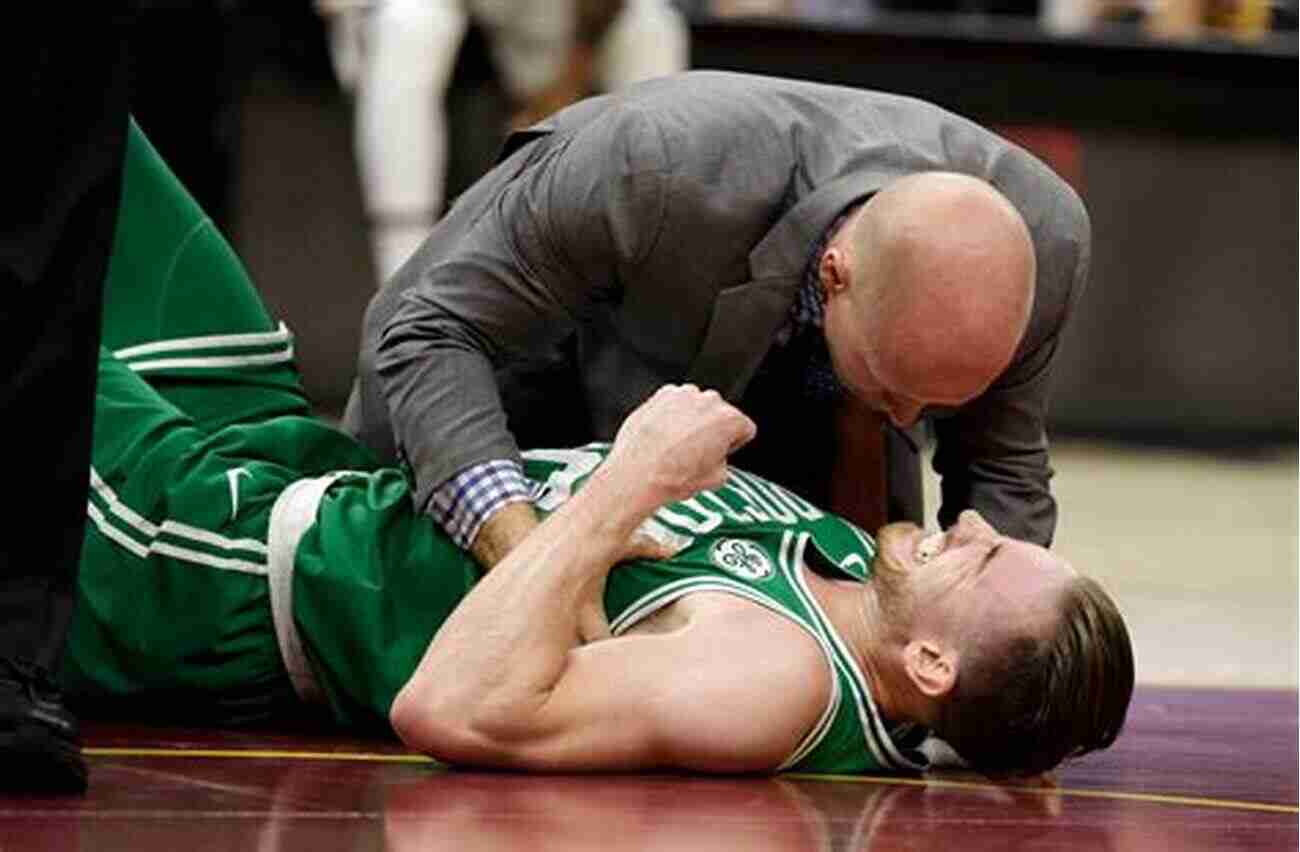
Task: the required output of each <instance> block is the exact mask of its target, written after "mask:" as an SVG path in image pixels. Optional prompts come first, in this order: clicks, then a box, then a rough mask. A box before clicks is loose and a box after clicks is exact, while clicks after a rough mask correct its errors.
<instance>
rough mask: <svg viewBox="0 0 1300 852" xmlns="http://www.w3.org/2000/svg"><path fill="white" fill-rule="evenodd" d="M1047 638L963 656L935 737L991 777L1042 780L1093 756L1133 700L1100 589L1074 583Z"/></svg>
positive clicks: (1120, 636) (1123, 648) (1115, 618)
mask: <svg viewBox="0 0 1300 852" xmlns="http://www.w3.org/2000/svg"><path fill="white" fill-rule="evenodd" d="M1058 613H1059V621H1058V622H1057V624H1056V629H1055V632H1054V633H1053V635H1052V636H1051V637H1050V638H1048V639H1041V638H1035V637H1031V636H1024V635H1021V636H1017V637H1014V638H1013V639H1011V641H1010V642H1009V643H997V644H998V645H1000V647H998V648H996V649H990V650H988V651H985V652H977V653H976V654H975V655H974V659H970V658H969V656H967V657H966V658H965V659H964V660H963V666H962V667H961V669H960V670H959V672H958V675H957V682H956V684H955V685H954V688H953V691H952V693H951V697H950V699H949V701H948V702H946V703H945V705H944V707H943V710H942V712H941V714H940V719H939V721H938V723H937V724H936V725H935V734H936V735H937V736H939V737H940V738H942V739H943V740H944V741H946V742H947V743H948V744H949V745H951V746H952V747H953V749H955V750H956V752H957V753H958V754H959V755H961V757H962V759H963V760H965V761H966V762H967V763H968V764H969V765H970V766H971V768H972V769H975V770H977V771H979V772H982V773H985V774H987V775H991V776H995V777H996V776H1017V775H1020V776H1024V775H1037V774H1039V773H1042V772H1046V771H1048V770H1050V769H1052V768H1053V767H1055V766H1056V765H1057V764H1059V763H1060V762H1061V761H1063V760H1065V759H1067V758H1073V757H1079V756H1080V755H1083V754H1086V753H1088V752H1090V751H1095V750H1097V749H1103V748H1106V747H1107V746H1109V745H1110V744H1111V743H1113V742H1114V741H1115V738H1116V737H1118V736H1119V732H1120V729H1121V728H1123V726H1124V717H1125V716H1126V715H1127V713H1128V705H1129V700H1130V699H1131V698H1132V697H1133V647H1132V644H1131V643H1130V642H1129V635H1128V630H1127V628H1126V627H1125V626H1124V618H1123V616H1121V615H1120V612H1119V609H1118V607H1116V606H1115V602H1114V601H1113V600H1111V598H1110V596H1109V595H1107V594H1106V592H1105V590H1104V589H1102V587H1101V586H1100V585H1099V584H1098V583H1097V582H1096V581H1095V580H1092V579H1090V578H1088V577H1082V576H1080V577H1076V578H1074V579H1073V580H1072V581H1071V583H1070V584H1069V586H1067V587H1066V589H1065V590H1064V592H1063V593H1062V596H1061V600H1060V603H1059V606H1058Z"/></svg>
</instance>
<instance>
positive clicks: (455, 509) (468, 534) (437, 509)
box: [429, 459, 533, 550]
mask: <svg viewBox="0 0 1300 852" xmlns="http://www.w3.org/2000/svg"><path fill="white" fill-rule="evenodd" d="M532 494H533V488H532V486H531V483H530V482H529V481H528V479H527V478H525V477H524V471H523V468H522V467H520V466H519V464H518V462H514V461H510V460H508V459H496V460H494V461H488V462H483V463H482V464H477V465H474V466H472V467H467V468H465V469H464V470H462V471H461V472H460V473H458V474H456V475H455V476H453V477H452V478H451V479H449V480H447V481H446V482H444V483H443V484H442V485H441V486H439V487H438V489H437V490H436V491H434V492H433V496H432V497H431V498H430V500H429V514H430V515H432V516H433V519H434V520H435V521H437V522H438V523H439V524H440V525H441V526H442V528H443V529H444V530H446V532H447V535H449V536H451V539H452V541H454V542H456V544H458V545H460V546H461V547H462V548H465V549H467V550H468V549H469V546H470V544H471V543H472V542H473V541H474V537H475V536H476V535H478V531H479V528H480V527H482V526H483V523H484V522H485V521H486V520H487V519H488V518H489V517H491V516H492V515H493V514H494V513H495V512H496V511H497V509H500V508H501V507H502V506H504V505H506V504H507V503H518V502H521V501H524V500H531V499H532Z"/></svg>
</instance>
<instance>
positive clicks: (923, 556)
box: [916, 532, 944, 565]
mask: <svg viewBox="0 0 1300 852" xmlns="http://www.w3.org/2000/svg"><path fill="white" fill-rule="evenodd" d="M943 539H944V536H943V533H941V532H937V533H931V534H930V535H927V536H926V537H925V538H923V539H921V541H920V543H919V544H917V546H916V561H917V562H919V563H921V564H922V565H924V564H925V563H927V562H929V561H930V560H931V559H933V558H934V557H936V556H938V555H939V553H940V552H941V551H942V550H943Z"/></svg>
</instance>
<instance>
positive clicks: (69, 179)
mask: <svg viewBox="0 0 1300 852" xmlns="http://www.w3.org/2000/svg"><path fill="white" fill-rule="evenodd" d="M126 7H127V4H126V3H120V4H114V3H107V2H106V3H91V4H86V5H84V6H78V7H77V8H76V9H75V10H72V9H70V8H63V7H60V8H62V12H63V13H62V14H60V15H56V14H53V13H50V12H43V11H36V10H35V9H34V8H28V9H25V10H24V15H23V16H20V17H15V18H13V19H12V20H10V21H8V22H6V24H5V27H4V32H3V34H0V92H2V93H3V101H4V103H5V105H6V124H7V125H8V126H7V128H6V129H5V131H4V133H3V134H0V170H2V171H3V176H2V179H0V187H3V189H0V298H2V299H3V303H2V307H0V447H3V448H4V454H5V462H4V468H5V475H4V476H3V478H0V481H2V482H3V483H4V484H5V487H6V488H7V490H8V491H9V494H8V495H7V497H8V499H6V500H4V501H3V506H4V508H3V509H0V517H2V518H3V521H2V522H0V656H6V657H25V658H27V659H31V660H34V661H35V662H37V663H40V664H42V665H44V666H46V667H47V668H51V669H55V668H57V666H58V663H59V660H60V657H61V655H62V652H63V646H64V643H65V640H66V636H67V631H68V626H69V623H70V621H71V618H72V613H73V606H74V603H75V601H76V580H77V565H78V561H79V559H80V556H81V542H82V537H83V535H84V529H85V519H86V492H87V487H88V484H89V467H90V447H91V436H92V429H93V425H94V424H93V413H94V397H95V372H96V362H97V358H98V351H99V339H100V313H101V306H102V304H103V283H104V278H105V273H106V270H107V267H108V259H109V254H110V252H111V249H112V241H113V230H114V227H115V225H116V221H117V207H118V198H119V195H120V193H121V183H122V156H123V151H124V150H125V138H126V123H127V98H128V95H127V72H128V69H127V66H126V55H125V38H126V26H127V23H128V21H127V17H126V13H127V8H126Z"/></svg>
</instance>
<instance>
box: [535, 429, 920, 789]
mask: <svg viewBox="0 0 1300 852" xmlns="http://www.w3.org/2000/svg"><path fill="white" fill-rule="evenodd" d="M607 451H608V446H607V445H603V444H593V445H589V446H587V447H584V448H581V449H577V450H540V451H531V452H527V453H525V454H524V457H525V460H526V470H527V473H528V475H529V476H530V478H533V479H535V480H537V481H539V482H540V483H542V493H541V494H540V496H539V498H538V506H539V507H540V508H542V509H543V510H545V509H553V508H555V507H556V506H558V505H560V504H561V503H562V502H563V501H564V500H565V499H567V497H568V495H569V494H570V493H572V492H573V491H574V490H576V489H577V488H580V487H581V485H582V482H583V481H584V480H585V479H586V477H587V476H588V475H589V474H590V473H591V471H592V470H594V469H595V468H596V467H597V466H598V465H599V463H600V462H601V460H602V459H603V458H604V455H605V453H606V452H607ZM642 529H643V531H644V532H647V533H648V534H650V535H651V536H653V537H656V538H659V539H661V540H670V541H673V542H675V543H677V544H679V545H682V546H683V547H682V549H681V550H680V551H679V552H678V553H677V555H676V556H674V557H673V558H672V559H668V560H663V561H639V562H636V563H633V564H631V565H628V566H624V567H621V568H618V569H616V570H614V571H612V572H611V573H610V575H609V579H608V581H607V583H606V591H605V610H606V614H607V615H608V617H609V620H610V628H611V630H612V631H613V632H614V634H615V635H617V634H620V633H622V632H624V631H626V630H628V629H629V628H631V627H632V626H633V625H635V624H636V623H637V622H639V621H641V620H642V619H644V618H646V617H647V616H649V615H651V614H652V613H654V612H656V611H657V610H659V609H660V608H662V607H664V606H666V605H668V604H670V603H672V602H673V601H675V600H677V599H679V598H681V597H682V596H684V595H687V594H690V593H692V592H702V591H712V592H723V593H728V594H733V595H736V596H738V597H741V598H744V599H746V600H749V601H752V602H754V603H756V604H758V605H759V606H763V607H766V608H768V609H770V610H772V611H774V612H777V613H779V614H781V615H783V616H785V617H786V618H789V619H790V620H791V621H793V622H795V623H796V624H798V625H799V626H800V627H802V628H803V629H804V630H805V631H807V632H808V633H809V634H810V635H811V636H812V637H813V638H814V639H816V640H817V643H818V644H819V645H820V646H821V648H822V651H823V653H824V654H825V655H826V660H827V664H828V665H829V667H830V669H831V671H832V673H833V676H834V677H833V682H832V689H831V699H830V702H829V704H828V705H827V707H826V711H825V713H824V714H823V715H822V718H821V719H820V721H819V722H818V723H817V725H816V726H814V728H813V729H812V730H811V731H809V732H808V735H807V737H805V739H804V740H803V742H802V743H801V744H800V746H799V748H798V749H797V750H796V751H795V753H794V754H792V755H791V756H790V757H789V759H787V760H786V762H785V763H784V764H783V765H782V767H781V769H783V770H785V769H790V770H798V771H805V772H834V773H860V772H869V771H878V770H889V769H922V768H924V765H925V758H924V757H922V756H921V755H919V754H917V753H915V752H913V751H912V750H910V749H902V748H899V747H898V746H897V745H896V744H895V742H894V740H893V739H891V737H890V734H889V731H888V730H887V729H886V724H885V721H884V720H883V719H881V718H880V714H879V713H878V712H877V709H876V706H875V702H874V700H873V698H872V695H871V691H870V689H869V688H868V684H867V681H866V678H865V677H864V676H863V673H862V671H861V669H860V668H859V666H858V664H857V662H856V660H855V659H854V658H853V656H852V655H851V654H850V652H849V649H848V647H847V645H846V644H845V642H844V640H843V639H842V638H841V637H840V636H839V635H838V634H837V633H836V631H835V629H834V627H832V625H831V624H830V622H829V620H828V619H827V618H826V614H825V613H824V612H823V611H822V608H821V606H820V604H819V603H818V602H817V600H816V599H815V598H814V597H813V594H812V591H811V589H810V588H809V587H808V581H807V579H806V578H805V576H804V574H803V572H802V570H801V568H800V566H801V565H807V566H808V568H809V570H816V571H818V572H820V573H823V574H825V575H826V576H830V577H834V578H836V579H849V580H857V581H860V582H861V581H866V580H867V579H869V577H870V574H871V561H872V559H873V558H874V557H875V543H874V542H873V540H872V539H871V538H870V537H869V536H868V535H867V534H866V533H864V532H863V531H862V530H860V529H858V528H857V527H856V526H854V525H853V524H851V523H849V522H848V521H846V520H844V519H843V518H839V517H836V516H835V515H831V514H827V513H825V512H822V511H820V510H819V509H817V508H816V507H815V506H813V505H811V504H810V503H808V502H807V501H805V500H803V499H802V498H800V497H799V496H797V495H795V494H793V493H792V492H790V491H788V490H786V489H784V488H782V487H780V486H778V485H776V484H774V483H771V482H768V481H767V480H764V479H761V478H759V477H757V476H753V475H751V474H747V473H745V472H743V471H739V470H735V469H733V470H732V471H731V473H730V475H729V477H728V480H727V483H726V484H725V485H723V486H722V487H721V488H719V489H717V490H715V491H702V492H700V493H699V494H697V495H696V496H695V497H693V498H691V499H690V500H686V501H683V502H679V503H673V504H669V505H668V506H665V507H664V508H661V509H660V510H659V511H658V512H656V513H655V515H654V517H653V518H652V519H651V520H650V521H648V522H647V523H646V525H645V526H643V528H642ZM737 659H738V661H740V662H741V663H742V664H743V654H738V655H737Z"/></svg>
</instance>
